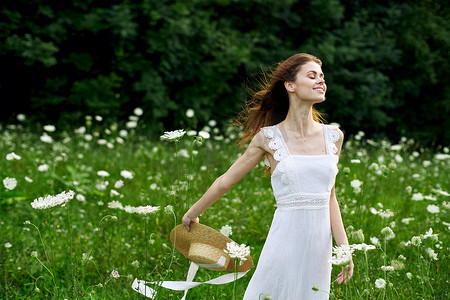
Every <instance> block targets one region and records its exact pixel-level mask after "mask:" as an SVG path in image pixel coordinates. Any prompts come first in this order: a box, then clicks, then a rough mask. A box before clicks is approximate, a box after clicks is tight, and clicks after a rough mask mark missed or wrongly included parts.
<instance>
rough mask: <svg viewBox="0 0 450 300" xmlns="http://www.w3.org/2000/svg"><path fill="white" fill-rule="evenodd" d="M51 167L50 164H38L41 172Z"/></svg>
mask: <svg viewBox="0 0 450 300" xmlns="http://www.w3.org/2000/svg"><path fill="white" fill-rule="evenodd" d="M49 168H50V167H49V165H47V164H43V165H40V166H38V171H39V172H46V171H48V169H49Z"/></svg>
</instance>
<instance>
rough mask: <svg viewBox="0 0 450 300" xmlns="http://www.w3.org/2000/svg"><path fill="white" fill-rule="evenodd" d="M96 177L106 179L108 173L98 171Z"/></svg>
mask: <svg viewBox="0 0 450 300" xmlns="http://www.w3.org/2000/svg"><path fill="white" fill-rule="evenodd" d="M97 175H98V176H100V177H108V176H109V173H108V172H106V171H104V170H100V171H98V172H97Z"/></svg>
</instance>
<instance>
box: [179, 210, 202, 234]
mask: <svg viewBox="0 0 450 300" xmlns="http://www.w3.org/2000/svg"><path fill="white" fill-rule="evenodd" d="M198 222H199V219H198V218H192V217H190V216H188V214H187V213H186V214H185V215H184V216H183V219H181V224H183V226H184V227H186V230H187V231H188V232H189V231H191V226H190V225H191V223H198Z"/></svg>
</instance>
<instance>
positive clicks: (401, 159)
mask: <svg viewBox="0 0 450 300" xmlns="http://www.w3.org/2000/svg"><path fill="white" fill-rule="evenodd" d="M395 160H396V161H397V162H398V163H401V162H403V157H401V156H400V154H397V155H395Z"/></svg>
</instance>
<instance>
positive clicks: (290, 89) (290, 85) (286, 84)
mask: <svg viewBox="0 0 450 300" xmlns="http://www.w3.org/2000/svg"><path fill="white" fill-rule="evenodd" d="M284 87H285V88H286V90H287V91H288V92H291V93H293V92H295V85H294V83H293V82H291V81H285V82H284Z"/></svg>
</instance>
